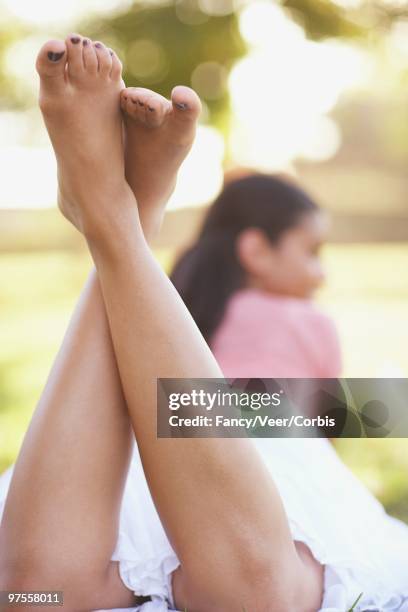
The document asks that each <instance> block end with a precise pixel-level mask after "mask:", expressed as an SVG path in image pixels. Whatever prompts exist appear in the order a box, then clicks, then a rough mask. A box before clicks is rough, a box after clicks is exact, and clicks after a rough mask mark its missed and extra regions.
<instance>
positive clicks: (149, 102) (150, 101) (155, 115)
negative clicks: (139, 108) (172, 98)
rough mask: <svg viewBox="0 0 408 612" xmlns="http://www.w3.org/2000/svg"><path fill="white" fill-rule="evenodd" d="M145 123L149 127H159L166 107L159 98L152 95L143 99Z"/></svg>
mask: <svg viewBox="0 0 408 612" xmlns="http://www.w3.org/2000/svg"><path fill="white" fill-rule="evenodd" d="M144 105H145V121H146V125H148V126H149V127H159V126H160V125H161V124H162V123H163V119H164V117H165V114H166V106H167V105H165V104H164V103H163V101H162V100H161V96H159V95H157V94H155V93H153V94H152V95H147V96H145V97H144Z"/></svg>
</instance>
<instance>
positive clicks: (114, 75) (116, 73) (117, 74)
mask: <svg viewBox="0 0 408 612" xmlns="http://www.w3.org/2000/svg"><path fill="white" fill-rule="evenodd" d="M108 51H109V53H110V55H111V58H112V69H111V73H110V76H111V79H112V80H113V81H117V80H119V79H121V78H122V62H121V61H120V59H119V58H118V56H117V55H116V53H115V52H114V51H112V49H108Z"/></svg>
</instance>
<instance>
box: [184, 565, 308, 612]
mask: <svg viewBox="0 0 408 612" xmlns="http://www.w3.org/2000/svg"><path fill="white" fill-rule="evenodd" d="M175 583H176V588H174V586H175ZM295 587H296V581H295V578H294V577H293V575H292V573H290V574H289V572H285V571H284V570H283V569H282V567H281V566H279V567H275V568H274V567H272V566H271V564H270V563H265V564H264V563H262V562H261V561H260V560H259V559H255V560H254V562H253V563H251V560H250V559H248V561H247V563H246V564H245V565H241V564H240V563H238V564H236V565H235V563H232V564H231V563H228V562H225V564H224V567H223V568H218V569H217V567H216V566H213V567H212V568H209V567H208V566H207V567H206V568H205V569H203V568H201V571H193V572H191V571H189V570H187V571H184V570H183V569H182V568H181V571H180V576H179V577H178V580H177V581H174V582H173V592H174V596H175V600H176V607H177V609H182V610H183V609H188V610H189V609H199V610H203V611H205V612H212V611H213V610H225V612H236V610H253V611H256V612H264V611H265V610H279V611H280V612H294V611H296V612H301V610H302V612H306V611H305V610H303V609H302V608H301V607H297V606H296V605H295V602H296V599H297V597H296V592H297V591H296V588H295ZM178 596H179V598H178ZM297 603H299V602H297ZM312 609H313V608H310V609H309V610H308V612H311V610H312ZM316 609H317V608H316Z"/></svg>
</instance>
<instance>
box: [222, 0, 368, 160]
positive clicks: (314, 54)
mask: <svg viewBox="0 0 408 612" xmlns="http://www.w3.org/2000/svg"><path fill="white" fill-rule="evenodd" d="M240 29H241V32H242V35H243V36H244V38H245V39H246V40H247V42H248V43H249V44H250V46H251V51H250V53H249V54H248V55H247V56H246V57H245V58H244V59H243V60H242V61H240V62H238V64H237V65H236V66H235V67H234V68H233V70H232V72H231V75H230V79H229V85H230V92H231V97H232V105H233V110H234V120H233V123H234V129H233V134H232V137H231V145H232V151H233V156H234V159H236V160H237V161H239V163H245V164H246V165H248V164H249V165H254V166H256V167H259V168H262V169H264V170H268V169H269V170H276V169H279V168H285V167H287V166H288V165H289V164H290V163H291V162H292V161H293V160H294V159H295V158H296V157H299V156H303V157H307V158H309V159H313V160H317V159H326V158H328V157H330V156H332V155H334V154H335V152H336V150H337V148H338V146H339V145H340V134H339V131H338V129H337V127H336V125H335V124H334V122H333V120H332V119H330V118H328V117H327V116H326V114H327V113H329V112H330V111H331V110H332V109H333V108H334V106H335V105H336V103H337V101H338V99H339V97H340V95H341V94H342V93H343V92H344V91H345V90H347V89H348V88H349V87H352V86H353V85H355V84H356V83H358V82H359V81H361V80H362V79H363V78H364V76H365V75H366V73H367V60H366V58H365V56H364V55H363V54H362V53H361V52H357V51H356V50H355V49H353V48H352V47H350V46H346V45H345V44H341V43H338V42H332V41H330V42H324V43H315V42H312V41H309V40H307V39H306V37H305V34H304V31H303V30H302V28H300V27H299V26H298V25H296V24H294V23H293V22H292V21H290V20H289V18H288V17H287V16H286V14H285V12H284V11H283V10H282V9H281V8H280V7H279V6H277V5H276V4H273V3H270V2H265V1H260V2H254V3H251V4H250V5H248V6H246V7H245V8H244V9H243V11H242V12H241V15H240Z"/></svg>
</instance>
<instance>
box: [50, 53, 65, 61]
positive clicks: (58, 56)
mask: <svg viewBox="0 0 408 612" xmlns="http://www.w3.org/2000/svg"><path fill="white" fill-rule="evenodd" d="M64 53H65V51H61V53H54V52H53V51H48V59H49V60H50V61H51V62H59V60H60V59H61V57H62V56H63V55H64Z"/></svg>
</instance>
